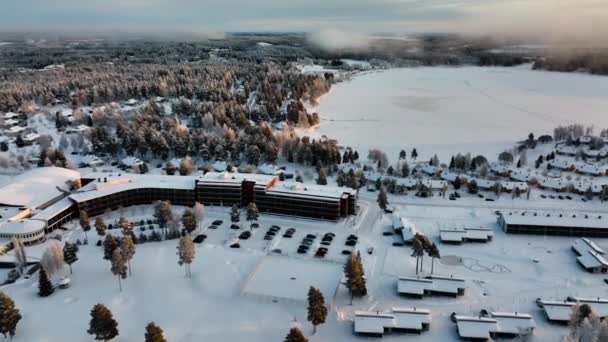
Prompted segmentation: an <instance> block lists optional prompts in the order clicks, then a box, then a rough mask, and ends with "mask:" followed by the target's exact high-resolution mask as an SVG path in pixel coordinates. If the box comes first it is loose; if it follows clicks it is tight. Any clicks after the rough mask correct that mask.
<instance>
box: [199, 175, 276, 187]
mask: <svg viewBox="0 0 608 342" xmlns="http://www.w3.org/2000/svg"><path fill="white" fill-rule="evenodd" d="M275 179H277V177H276V176H272V175H261V174H257V173H238V172H207V173H206V174H205V175H203V176H201V177H199V178H198V181H199V183H203V184H204V183H235V184H241V183H242V182H243V181H252V182H255V183H259V184H263V185H268V184H270V183H271V182H272V181H273V180H275Z"/></svg>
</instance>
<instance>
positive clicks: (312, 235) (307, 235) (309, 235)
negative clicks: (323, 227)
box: [306, 234, 317, 239]
mask: <svg viewBox="0 0 608 342" xmlns="http://www.w3.org/2000/svg"><path fill="white" fill-rule="evenodd" d="M316 237H317V236H316V235H314V234H306V238H307V239H315V238H316Z"/></svg>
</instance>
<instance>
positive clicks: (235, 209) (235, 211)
mask: <svg viewBox="0 0 608 342" xmlns="http://www.w3.org/2000/svg"><path fill="white" fill-rule="evenodd" d="M240 220H241V213H240V211H239V206H238V205H236V204H234V205H233V206H232V209H231V211H230V221H231V222H232V223H237V222H239V221H240Z"/></svg>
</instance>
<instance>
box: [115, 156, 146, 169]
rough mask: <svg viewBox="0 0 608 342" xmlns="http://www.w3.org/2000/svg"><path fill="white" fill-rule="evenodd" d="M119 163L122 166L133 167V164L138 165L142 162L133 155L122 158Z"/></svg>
mask: <svg viewBox="0 0 608 342" xmlns="http://www.w3.org/2000/svg"><path fill="white" fill-rule="evenodd" d="M120 163H121V164H122V165H124V166H128V167H135V166H139V165H141V164H143V163H144V162H143V161H141V160H140V159H139V158H137V157H133V156H128V157H126V158H124V159H122V160H121V161H120Z"/></svg>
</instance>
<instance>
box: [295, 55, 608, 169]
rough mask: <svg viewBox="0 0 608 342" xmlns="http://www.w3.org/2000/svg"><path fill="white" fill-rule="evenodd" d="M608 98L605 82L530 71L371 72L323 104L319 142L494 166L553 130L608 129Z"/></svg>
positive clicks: (438, 69) (429, 69)
mask: <svg viewBox="0 0 608 342" xmlns="http://www.w3.org/2000/svg"><path fill="white" fill-rule="evenodd" d="M607 92H608V78H606V77H601V76H592V75H586V74H576V73H558V72H545V71H533V70H530V66H529V65H524V66H520V67H513V68H505V67H483V68H481V67H458V68H451V67H419V68H406V69H391V70H386V71H381V72H367V73H362V74H360V75H359V76H356V77H354V78H353V79H352V80H351V81H347V82H343V83H339V84H337V85H335V86H334V87H333V88H332V90H331V92H330V93H329V94H327V95H326V96H324V97H323V98H322V99H321V101H320V105H319V107H318V108H316V110H317V111H318V112H319V114H320V116H321V119H322V122H321V124H320V128H318V130H316V131H315V132H314V135H316V136H320V135H326V136H328V137H330V138H336V139H338V142H339V143H340V144H342V145H344V146H352V147H354V148H356V149H358V150H359V153H361V152H363V155H366V153H367V150H368V149H369V148H371V147H377V148H381V149H383V150H384V151H385V152H387V153H388V155H389V157H390V158H396V156H397V154H398V152H399V150H400V149H402V148H405V149H406V150H407V151H408V153H409V152H410V151H411V149H412V147H417V148H418V152H419V153H420V157H421V159H423V160H426V159H428V158H429V157H431V156H432V155H433V154H434V153H437V154H438V155H439V158H440V159H441V160H443V161H445V160H446V159H447V160H449V157H450V156H451V155H452V154H454V153H456V152H469V151H470V152H471V153H475V154H477V153H479V154H485V155H486V156H487V157H488V158H489V159H490V160H492V159H493V158H494V157H495V156H496V155H497V154H498V153H499V152H501V151H503V150H504V149H505V148H510V147H512V145H513V142H514V141H518V140H523V139H525V138H526V137H527V135H528V133H530V132H534V133H535V134H536V135H537V136H539V135H541V134H552V133H553V128H554V127H555V126H557V125H559V124H568V123H575V122H576V123H582V124H586V125H590V124H593V125H594V126H595V127H596V128H598V129H602V128H606V127H608V116H606V115H605V108H606V107H607V106H608V97H606V96H605V95H606V93H607ZM306 133H308V134H310V133H311V132H306Z"/></svg>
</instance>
